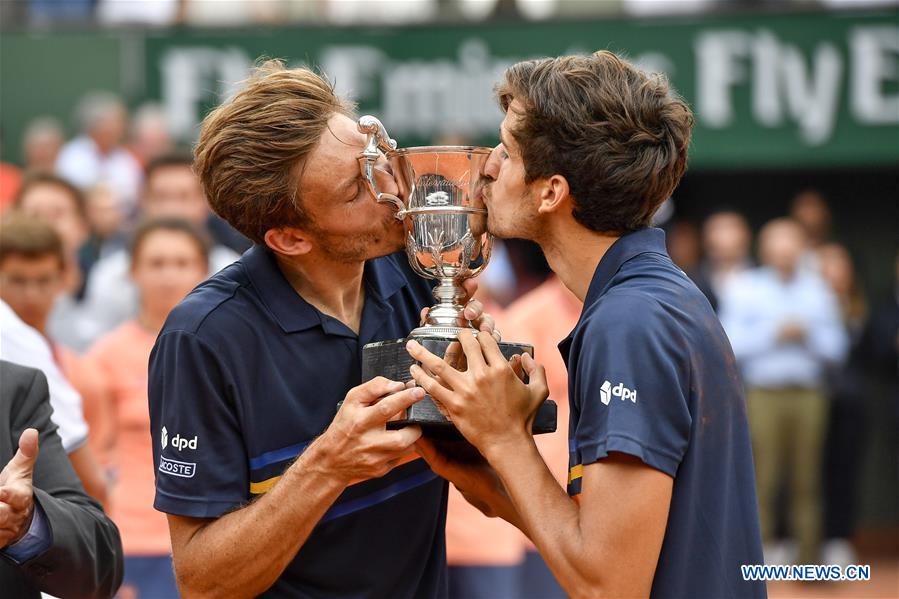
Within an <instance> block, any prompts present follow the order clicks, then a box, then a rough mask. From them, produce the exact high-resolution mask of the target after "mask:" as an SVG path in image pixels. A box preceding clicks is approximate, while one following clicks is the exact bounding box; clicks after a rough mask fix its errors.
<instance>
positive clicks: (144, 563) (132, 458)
mask: <svg viewBox="0 0 899 599" xmlns="http://www.w3.org/2000/svg"><path fill="white" fill-rule="evenodd" d="M208 258H209V255H208V244H207V242H206V240H205V237H204V236H203V234H202V232H201V231H200V230H199V229H197V228H196V227H195V226H193V225H192V224H191V223H189V222H187V221H184V220H180V219H175V218H161V219H157V220H149V221H146V222H144V223H143V224H141V225H140V226H138V228H137V231H136V232H135V234H134V244H133V247H132V251H131V268H130V274H131V277H132V279H133V280H134V284H135V287H136V288H137V290H138V294H139V296H140V304H139V307H138V312H137V317H136V318H135V319H134V320H129V321H127V322H125V323H124V324H122V325H121V326H120V327H118V328H117V329H116V330H114V331H113V332H111V333H109V334H108V335H106V336H105V337H103V338H101V339H100V340H99V341H98V342H97V344H96V345H95V346H94V347H93V348H92V349H91V351H90V354H89V356H88V358H89V359H90V360H92V361H94V362H95V363H96V364H98V365H99V367H100V369H101V370H102V372H103V373H104V375H105V379H106V383H107V386H108V388H109V390H110V391H111V393H110V395H109V396H108V397H109V400H110V405H109V406H108V412H109V413H110V414H111V415H112V419H113V422H114V427H113V428H114V430H115V436H114V442H113V456H114V457H113V459H114V463H115V465H116V472H117V473H118V476H117V480H116V481H115V484H114V485H113V488H112V493H111V507H110V510H109V513H110V516H111V517H112V519H113V521H114V522H115V523H116V524H117V525H118V527H119V530H120V531H121V534H122V545H123V547H124V550H125V580H124V588H125V589H127V590H129V591H131V592H134V593H135V595H134V596H137V597H177V596H178V591H177V587H176V585H175V578H174V576H173V573H172V560H171V556H170V554H171V542H170V540H169V531H168V525H167V523H166V517H165V514H163V513H161V512H158V511H156V510H155V509H153V499H154V495H155V484H154V477H153V449H152V441H151V437H150V412H149V407H148V406H149V404H148V399H147V363H148V362H149V359H150V352H151V351H152V349H153V344H154V343H155V342H156V336H157V335H158V333H159V330H160V329H161V328H162V325H163V323H164V322H165V319H166V317H167V316H168V314H169V312H170V311H171V310H172V308H174V307H175V305H176V304H178V302H180V301H181V300H182V299H184V297H185V296H186V295H187V294H188V293H190V291H191V290H192V289H193V288H194V287H196V286H197V285H199V284H200V282H201V281H202V280H203V279H204V278H205V277H206V273H207V271H208V269H209V265H208ZM183 432H186V431H183ZM172 434H173V435H174V434H175V433H174V432H173V433H172ZM185 440H186V441H190V440H189V439H185Z"/></svg>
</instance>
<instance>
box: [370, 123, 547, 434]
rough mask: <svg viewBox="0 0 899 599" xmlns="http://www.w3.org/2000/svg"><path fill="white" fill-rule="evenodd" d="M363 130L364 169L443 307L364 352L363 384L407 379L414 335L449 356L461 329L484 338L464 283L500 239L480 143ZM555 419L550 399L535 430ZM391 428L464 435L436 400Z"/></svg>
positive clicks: (485, 151) (522, 348)
mask: <svg viewBox="0 0 899 599" xmlns="http://www.w3.org/2000/svg"><path fill="white" fill-rule="evenodd" d="M358 126H359V131H361V132H362V133H365V134H366V135H367V136H368V139H367V142H366V144H365V148H364V150H363V151H362V153H361V154H360V155H359V166H360V169H361V171H362V175H363V178H364V179H365V181H366V182H367V185H368V187H369V191H370V192H371V193H372V195H373V196H374V197H375V199H377V201H379V202H388V203H390V204H393V205H394V206H395V207H396V218H398V219H400V220H402V221H403V224H404V227H405V236H406V254H407V255H408V258H409V264H410V265H411V266H412V269H413V270H414V271H415V272H417V273H418V274H419V275H421V276H422V277H425V278H428V279H435V280H436V281H437V282H438V284H437V286H436V287H435V288H434V291H433V293H434V297H435V298H436V300H437V303H436V304H435V305H434V306H432V307H431V308H430V310H429V311H428V316H427V321H426V322H425V323H424V324H423V325H422V326H420V327H418V328H416V329H414V330H413V331H411V332H410V333H409V337H407V338H406V339H397V340H394V341H382V342H378V343H370V344H368V345H366V346H365V347H364V348H363V352H362V378H363V380H370V379H372V378H374V377H375V376H379V375H380V376H385V377H387V378H390V379H392V380H402V381H406V380H409V378H410V375H409V367H410V366H411V365H412V364H413V360H412V357H411V356H409V354H408V353H407V352H406V349H405V343H406V340H407V339H408V338H414V339H415V340H416V341H418V342H419V343H421V344H422V345H423V346H424V347H426V348H427V349H428V350H430V351H431V352H432V353H434V354H437V355H442V356H448V355H449V354H448V351H447V350H448V349H449V347H450V345H451V344H452V343H453V342H454V341H455V340H456V337H457V336H458V334H459V332H460V331H462V330H466V329H467V330H471V331H472V332H473V333H474V334H477V331H476V329H475V327H474V326H472V324H471V322H469V321H468V320H467V319H466V318H465V317H464V316H463V314H462V311H463V308H464V305H463V303H462V300H464V299H465V297H466V293H465V290H464V289H463V288H462V281H464V280H465V279H468V278H471V277H474V276H477V275H478V274H480V273H481V271H483V270H484V268H485V267H486V266H487V262H488V261H489V260H490V250H491V247H492V245H493V236H492V235H491V234H490V233H488V232H487V209H486V206H485V204H484V187H485V185H486V184H487V183H488V182H489V181H490V179H489V178H487V177H485V175H484V165H485V163H486V162H487V158H488V157H489V156H490V152H491V150H490V148H482V147H473V146H427V147H416V148H400V149H398V148H397V144H396V142H395V141H394V140H392V139H390V136H389V135H388V134H387V131H386V129H385V128H384V125H383V124H381V122H380V121H379V120H378V119H377V118H375V117H373V116H363V117H362V118H360V119H359V123H358ZM382 156H384V157H386V159H387V161H388V163H389V164H390V167H391V169H392V171H393V177H394V179H395V181H396V185H397V188H398V192H397V194H396V195H393V194H389V193H385V192H384V191H382V190H381V189H380V188H379V185H378V182H377V179H376V177H375V164H376V163H377V162H378V161H379V160H381V158H382ZM499 345H500V349H501V351H502V352H503V355H505V356H506V357H507V358H510V357H511V356H512V355H514V354H521V353H523V352H528V353H530V354H531V355H533V353H534V348H533V346H531V345H527V344H522V343H509V342H501V343H500V344H499ZM454 354H455V355H459V354H461V352H454ZM456 365H457V366H458V364H456ZM555 416H556V406H555V403H554V402H552V401H549V400H548V401H546V402H544V404H543V406H541V409H540V411H539V412H538V415H537V418H536V421H535V423H534V432H535V433H537V432H551V431H553V430H555ZM389 424H390V426H391V427H392V428H398V427H401V426H405V425H407V424H418V425H421V426H423V428H424V429H425V431H426V432H429V433H430V434H432V435H434V436H453V435H454V434H457V433H456V432H455V427H453V426H452V423H451V422H450V421H449V420H448V419H447V418H446V416H445V415H444V414H443V412H442V411H441V410H440V407H439V406H438V405H437V404H435V403H434V402H433V401H432V400H431V398H430V397H425V399H423V400H422V401H420V402H418V403H416V404H415V405H413V406H412V407H411V408H409V410H408V411H407V414H406V418H405V419H403V420H400V421H395V422H391V423H389Z"/></svg>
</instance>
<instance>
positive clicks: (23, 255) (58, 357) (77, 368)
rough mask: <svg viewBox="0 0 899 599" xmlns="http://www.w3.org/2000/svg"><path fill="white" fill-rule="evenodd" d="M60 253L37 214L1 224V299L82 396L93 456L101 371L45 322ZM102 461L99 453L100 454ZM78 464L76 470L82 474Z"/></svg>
mask: <svg viewBox="0 0 899 599" xmlns="http://www.w3.org/2000/svg"><path fill="white" fill-rule="evenodd" d="M64 276H65V253H64V251H63V244H62V240H61V239H60V238H59V235H57V234H56V231H54V230H53V229H52V228H51V227H50V225H48V224H47V223H45V222H44V221H42V220H39V219H35V218H31V217H27V216H23V215H14V216H13V217H11V218H8V219H6V221H5V222H4V223H3V225H2V226H0V278H2V280H3V286H2V287H0V299H2V300H3V301H4V302H6V304H7V305H8V306H9V307H10V308H11V309H12V311H13V312H15V314H16V316H18V317H19V318H20V319H21V320H22V322H24V323H25V324H26V325H28V326H29V327H31V328H32V329H34V330H35V331H37V332H38V333H40V334H41V335H42V336H43V337H44V340H45V341H46V343H47V344H48V345H49V347H50V350H51V353H52V357H53V361H54V363H55V364H56V366H57V367H58V368H59V370H60V371H61V373H62V375H63V376H64V377H65V378H66V380H67V381H68V382H69V383H71V385H72V387H74V389H75V391H77V392H78V394H79V395H80V396H81V402H82V403H81V407H80V409H81V410H82V413H83V414H84V420H86V421H87V424H88V425H89V427H90V433H91V434H90V436H89V437H88V443H89V445H90V447H91V453H93V454H94V456H97V457H98V458H99V457H100V456H101V455H102V454H103V453H104V435H105V434H106V430H105V429H104V427H103V420H104V419H103V414H102V410H103V407H104V406H103V404H104V400H103V397H102V396H103V393H104V389H103V386H102V384H101V382H100V374H99V372H97V371H96V369H94V368H92V367H91V365H90V364H87V363H85V362H84V361H83V360H82V359H81V358H80V357H79V356H78V355H77V354H76V353H75V352H73V351H72V350H70V349H69V348H67V347H65V346H64V345H61V344H59V343H57V342H55V341H54V340H53V339H52V337H51V336H50V335H49V334H48V333H47V322H48V320H49V317H50V312H51V310H52V309H53V304H54V302H55V301H56V298H57V296H58V295H59V294H60V293H62V292H63V281H64ZM100 461H101V462H102V461H103V460H102V459H101V460H100ZM84 472H85V471H84V470H83V469H79V475H82V474H84ZM94 474H95V473H94V472H93V471H92V470H90V469H88V470H87V472H86V474H84V475H83V476H82V479H83V481H84V486H85V488H86V489H87V491H88V493H90V494H91V495H92V496H94V497H96V498H97V499H98V500H99V501H100V502H101V503H105V502H106V485H105V481H104V480H103V477H100V478H98V479H96V480H95V479H94V478H93V475H94Z"/></svg>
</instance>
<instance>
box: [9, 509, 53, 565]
mask: <svg viewBox="0 0 899 599" xmlns="http://www.w3.org/2000/svg"><path fill="white" fill-rule="evenodd" d="M52 544H53V535H52V533H51V532H50V527H49V526H47V517H46V516H45V515H44V510H43V508H42V507H41V504H39V503H38V502H37V501H35V502H34V513H33V514H32V516H31V526H29V527H28V532H26V533H25V534H24V535H23V536H22V538H21V539H19V540H18V541H16V542H15V543H13V544H12V545H9V546H8V547H6V548H4V549H3V550H2V552H3V553H5V554H6V556H7V557H9V558H10V559H12V560H13V561H14V562H16V563H17V564H22V563H25V562H27V561H28V560H30V559H31V558H34V557H37V556H39V555H40V554H42V553H43V552H45V551H46V550H47V549H49V548H50V546H51V545H52Z"/></svg>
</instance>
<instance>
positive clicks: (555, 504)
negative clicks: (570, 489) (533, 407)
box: [488, 440, 601, 597]
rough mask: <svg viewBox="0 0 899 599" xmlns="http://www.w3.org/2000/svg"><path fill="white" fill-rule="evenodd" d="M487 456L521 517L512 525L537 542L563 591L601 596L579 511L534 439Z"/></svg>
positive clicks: (572, 595)
mask: <svg viewBox="0 0 899 599" xmlns="http://www.w3.org/2000/svg"><path fill="white" fill-rule="evenodd" d="M488 460H489V461H490V463H491V464H492V465H493V467H494V468H495V469H496V471H497V473H498V474H499V476H500V478H501V479H502V481H503V484H504V485H505V487H506V490H507V492H508V494H509V498H510V500H511V503H512V506H513V507H514V510H515V513H516V514H517V515H518V516H517V517H518V518H520V521H521V523H520V525H519V524H516V526H518V528H519V529H521V530H522V532H524V533H525V534H526V535H527V536H528V537H529V538H530V539H531V541H532V542H533V543H534V545H536V546H537V549H538V550H539V551H540V554H541V555H542V556H543V559H544V560H546V563H547V565H548V566H549V568H550V570H552V572H553V574H554V575H555V577H556V579H557V580H558V581H559V584H561V585H562V588H563V589H565V591H566V593H567V594H568V595H569V596H570V597H582V596H585V597H595V596H597V595H599V594H601V589H600V588H599V580H598V576H597V575H598V572H597V570H598V567H597V564H596V563H593V560H591V559H589V553H588V551H587V548H586V546H585V543H584V539H583V535H582V531H581V525H580V509H579V507H578V505H577V504H576V503H575V502H574V501H573V500H572V499H571V498H570V497H569V496H568V494H567V493H566V492H565V491H564V490H563V489H562V488H561V487H560V486H559V483H558V482H557V481H556V479H555V478H554V477H553V475H552V473H551V472H550V471H549V469H548V468H547V467H546V463H545V462H544V461H543V459H542V458H541V456H540V453H539V451H538V450H537V447H536V445H535V444H534V443H533V441H532V440H527V442H522V443H521V445H520V446H516V447H515V448H511V447H510V448H507V449H505V450H501V451H498V452H496V453H495V454H494V455H490V456H488ZM513 524H515V523H514V522H513Z"/></svg>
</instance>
